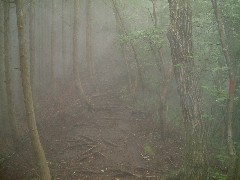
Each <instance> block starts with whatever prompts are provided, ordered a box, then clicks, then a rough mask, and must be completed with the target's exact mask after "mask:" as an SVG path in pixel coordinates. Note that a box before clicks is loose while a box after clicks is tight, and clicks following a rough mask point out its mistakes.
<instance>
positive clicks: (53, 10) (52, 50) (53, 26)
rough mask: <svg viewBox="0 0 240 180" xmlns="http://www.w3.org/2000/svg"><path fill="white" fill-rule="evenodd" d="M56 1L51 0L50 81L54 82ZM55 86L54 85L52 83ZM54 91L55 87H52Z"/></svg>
mask: <svg viewBox="0 0 240 180" xmlns="http://www.w3.org/2000/svg"><path fill="white" fill-rule="evenodd" d="M55 11H56V1H55V0H52V24H51V81H52V83H53V84H55V80H56V72H55V61H56V22H55V19H56V12H55ZM54 86H55V85H54ZM54 91H55V88H54Z"/></svg>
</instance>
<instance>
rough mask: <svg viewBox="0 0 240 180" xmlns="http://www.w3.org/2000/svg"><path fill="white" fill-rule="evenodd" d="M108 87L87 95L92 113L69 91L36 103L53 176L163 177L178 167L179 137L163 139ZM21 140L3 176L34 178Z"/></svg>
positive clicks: (26, 146) (152, 124) (28, 152)
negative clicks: (20, 147)
mask: <svg viewBox="0 0 240 180" xmlns="http://www.w3.org/2000/svg"><path fill="white" fill-rule="evenodd" d="M110 86H111V85H109V83H108V84H105V86H104V87H105V88H103V87H102V89H101V88H100V91H99V93H95V94H91V98H92V102H93V103H94V107H95V110H94V112H88V111H87V110H86V109H85V108H84V107H83V106H82V105H81V103H80V101H79V100H78V98H77V96H74V95H73V94H74V91H73V90H71V89H69V90H68V91H66V92H65V93H63V95H62V96H61V97H59V100H58V101H57V102H55V103H49V99H46V100H45V102H44V101H43V102H41V104H40V105H39V106H38V107H37V109H38V111H37V119H41V121H39V123H38V127H39V131H40V134H41V139H42V142H43V145H44V148H45V151H46V156H47V159H48V160H49V166H50V169H51V173H52V176H53V179H63V180H65V179H89V180H93V179H104V180H105V179H106V180H108V179H109V180H110V179H116V180H119V179H123V180H127V179H165V176H166V174H168V173H169V172H173V171H174V170H176V169H178V168H179V167H180V165H181V162H182V161H181V159H182V157H181V154H182V147H181V140H180V139H179V137H178V135H177V134H176V135H174V132H173V131H172V132H169V133H172V134H171V135H169V138H167V140H166V142H162V141H161V139H160V138H159V129H158V128H156V127H157V124H156V123H155V122H154V121H153V120H152V119H151V118H150V117H145V116H144V115H143V114H140V113H136V112H135V111H134V110H133V109H132V108H130V107H129V106H128V105H127V103H126V102H123V101H122V100H121V99H120V98H119V97H120V94H119V92H118V91H116V90H115V91H110V90H109V89H113V88H112V87H110ZM169 131H170V130H169ZM25 138H26V139H25V141H24V143H25V144H24V146H23V148H22V150H21V152H18V153H15V154H12V155H11V157H10V158H9V159H8V161H6V163H5V164H4V168H3V169H2V170H1V171H0V174H2V176H0V177H1V178H2V179H16V178H17V179H37V178H38V174H37V170H36V169H37V167H36V166H35V163H34V161H35V159H34V157H33V155H32V151H31V147H30V145H29V138H28V137H25ZM31 167H34V168H31Z"/></svg>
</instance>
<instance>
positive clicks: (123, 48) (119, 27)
mask: <svg viewBox="0 0 240 180" xmlns="http://www.w3.org/2000/svg"><path fill="white" fill-rule="evenodd" d="M113 11H114V16H115V20H116V29H117V33H118V35H119V36H122V35H124V30H123V27H122V25H121V24H122V23H121V21H120V18H119V16H118V14H117V12H116V8H113ZM120 48H121V52H122V55H123V59H124V61H125V64H126V69H127V76H128V87H129V92H131V91H132V88H133V85H132V76H131V72H130V65H129V60H128V58H127V52H126V48H127V47H126V45H124V44H120Z"/></svg>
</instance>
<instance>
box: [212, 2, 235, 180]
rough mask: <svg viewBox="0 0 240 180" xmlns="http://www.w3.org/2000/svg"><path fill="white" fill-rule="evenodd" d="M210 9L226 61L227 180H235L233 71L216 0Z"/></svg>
mask: <svg viewBox="0 0 240 180" xmlns="http://www.w3.org/2000/svg"><path fill="white" fill-rule="evenodd" d="M211 1H212V7H213V10H214V14H215V17H216V21H217V25H218V33H219V36H220V42H221V46H222V50H223V54H224V57H225V60H226V64H227V68H228V77H229V96H228V102H227V122H226V124H227V144H228V153H229V156H230V158H231V162H230V164H229V173H228V179H230V180H232V179H235V178H234V176H235V175H236V174H237V154H236V150H235V147H234V142H233V129H232V123H233V120H232V116H233V103H234V88H235V87H234V84H235V79H234V71H233V67H232V60H231V57H230V54H229V50H228V45H227V42H226V33H225V28H224V24H223V20H222V16H221V13H220V10H219V7H218V4H217V0H211Z"/></svg>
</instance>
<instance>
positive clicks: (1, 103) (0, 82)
mask: <svg viewBox="0 0 240 180" xmlns="http://www.w3.org/2000/svg"><path fill="white" fill-rule="evenodd" d="M3 11H4V9H3V1H0V126H1V129H0V130H1V137H2V138H3V140H4V141H5V137H6V132H7V131H6V128H7V125H6V119H7V109H6V107H7V102H6V101H7V100H6V88H5V83H4V82H5V75H4V36H3V35H4V33H3V32H4V27H3V23H4V13H3Z"/></svg>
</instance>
